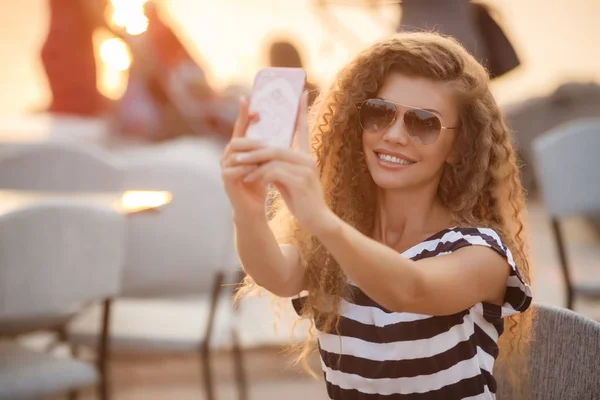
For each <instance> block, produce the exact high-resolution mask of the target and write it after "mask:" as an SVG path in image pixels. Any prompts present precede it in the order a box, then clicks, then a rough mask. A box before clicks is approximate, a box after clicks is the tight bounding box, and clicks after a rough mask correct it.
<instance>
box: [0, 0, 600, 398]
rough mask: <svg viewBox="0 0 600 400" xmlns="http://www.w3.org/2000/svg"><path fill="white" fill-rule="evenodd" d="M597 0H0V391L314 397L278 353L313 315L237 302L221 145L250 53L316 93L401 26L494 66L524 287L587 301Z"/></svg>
mask: <svg viewBox="0 0 600 400" xmlns="http://www.w3.org/2000/svg"><path fill="white" fill-rule="evenodd" d="M599 15H600V2H599V1H597V0H569V1H567V0H555V1H553V2H551V3H550V2H547V1H542V0H489V1H481V2H469V1H466V0H465V1H460V0H457V1H451V0H448V1H440V0H417V1H414V0H413V1H411V0H404V1H403V2H399V1H385V0H381V1H375V0H372V1H369V0H219V1H208V0H156V1H152V0H3V1H2V3H1V4H0V55H1V56H0V57H2V61H3V62H1V63H0V236H1V237H2V238H4V239H5V241H4V243H3V242H2V240H0V246H2V247H1V248H0V253H1V252H3V253H4V254H5V255H0V301H1V302H0V398H2V399H4V398H7V399H16V398H64V397H65V396H67V395H68V396H70V397H69V398H76V396H78V398H83V399H93V398H102V399H107V398H111V397H112V398H115V399H154V398H157V399H158V398H161V399H162V398H177V399H192V398H207V399H212V398H224V399H234V398H256V399H258V398H260V399H280V398H286V399H301V398H307V397H308V398H315V399H320V398H326V393H324V386H323V383H322V382H321V381H319V380H315V379H313V378H311V377H310V376H308V375H307V374H306V373H305V372H303V370H302V368H301V367H300V366H297V365H293V364H292V362H291V358H290V356H289V355H287V354H285V353H284V352H283V348H284V346H285V345H286V344H289V343H290V342H301V341H303V340H304V338H305V331H306V326H304V325H298V326H296V329H294V330H292V327H294V325H295V324H294V322H295V318H294V315H293V313H292V311H291V308H290V307H289V305H288V304H286V303H285V302H283V303H281V304H279V305H273V304H272V301H271V299H270V298H269V296H261V297H257V298H252V299H246V300H243V301H242V302H241V303H240V304H239V305H238V306H235V307H234V306H233V304H232V302H231V295H232V292H233V288H234V287H235V286H234V284H235V282H237V280H238V279H239V274H238V270H239V265H238V261H237V258H236V256H235V252H234V249H233V243H232V237H231V235H232V227H231V222H230V210H229V205H228V203H227V199H226V197H225V195H224V193H223V190H222V188H221V184H220V171H219V164H218V161H219V158H220V155H221V151H222V149H223V146H224V145H225V143H226V141H227V140H228V137H229V134H230V132H231V128H232V124H233V121H234V120H235V116H236V99H237V98H238V96H239V95H241V94H246V95H247V94H249V93H250V90H251V87H252V81H253V78H254V75H255V74H256V72H257V71H258V70H259V69H260V68H263V67H266V66H269V65H272V66H303V67H304V68H305V69H306V71H307V76H308V82H307V88H308V89H309V90H310V93H311V95H312V97H311V100H312V99H314V97H315V96H316V95H317V93H318V92H319V90H320V88H326V87H327V86H328V84H329V83H330V82H331V80H332V79H333V77H334V75H335V73H336V71H337V70H338V69H339V68H340V67H341V66H343V65H344V64H345V63H347V62H348V61H349V60H350V59H351V58H352V57H353V56H354V55H355V54H356V53H357V52H358V51H360V50H362V49H363V48H365V47H366V46H368V45H369V44H371V43H373V42H375V41H377V40H380V39H382V38H385V37H387V36H389V35H390V34H392V33H394V32H395V31H397V30H415V29H416V30H422V29H435V30H438V31H441V32H444V33H447V34H450V35H454V36H456V37H457V38H458V39H459V40H461V41H462V42H463V43H464V44H465V46H467V48H468V49H469V50H470V51H471V52H473V54H474V55H476V56H477V57H478V58H479V59H480V60H481V61H482V62H484V63H485V64H486V65H487V66H488V68H489V69H490V71H491V72H492V74H493V80H492V89H493V91H494V94H495V95H496V97H497V99H498V102H499V103H500V105H501V107H502V109H503V111H504V113H505V115H506V116H507V120H508V122H509V124H510V126H511V128H512V129H513V130H514V138H515V141H516V143H517V144H518V146H519V156H520V158H521V161H522V163H523V180H524V184H525V186H526V188H527V190H528V192H529V194H528V202H529V209H528V211H529V223H530V231H531V237H532V247H533V248H532V251H533V256H534V263H535V265H534V273H533V279H532V280H533V287H534V290H535V295H536V299H535V300H536V301H537V302H540V303H544V304H551V305H557V306H561V307H567V308H571V309H574V310H575V311H576V312H578V313H580V314H582V315H585V316H587V317H590V318H592V319H596V320H600V307H599V305H598V300H599V298H600V268H599V267H600V205H599V201H600V176H599V175H598V174H599V173H598V172H597V171H600V165H598V161H595V160H596V159H597V156H596V153H597V152H598V151H600V144H599V138H600V46H598V43H597V41H598V38H599V37H600V24H598V22H597V19H598V16H599ZM576 136H577V138H575V137H576ZM594 162H595V163H596V164H595V165H593V164H592V163H594ZM100 244H101V245H100ZM91 260H93V262H92V261H91ZM276 322H277V323H276ZM313 361H314V362H313V367H314V368H316V369H317V370H318V368H319V361H318V359H314V360H313ZM319 374H320V373H319ZM19 396H21V397H19ZM61 396H62V397H61Z"/></svg>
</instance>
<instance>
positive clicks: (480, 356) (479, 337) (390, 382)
mask: <svg viewBox="0 0 600 400" xmlns="http://www.w3.org/2000/svg"><path fill="white" fill-rule="evenodd" d="M472 245H478V246H487V247H491V248H492V249H494V250H495V251H497V252H498V253H500V254H501V255H502V256H503V257H505V258H506V259H507V261H508V263H509V264H510V266H511V267H512V271H511V273H510V276H509V278H508V281H507V283H506V286H507V287H506V295H505V300H504V305H503V306H498V305H494V304H488V303H478V304H475V305H474V306H472V307H471V308H469V309H467V310H463V311H461V312H458V313H456V314H453V315H447V316H431V315H421V314H412V313H396V312H390V311H388V310H386V309H385V308H383V307H382V306H380V305H379V304H377V303H375V302H374V301H373V300H371V299H370V298H369V297H368V296H367V295H365V294H364V293H363V292H362V291H361V290H360V289H359V288H358V287H356V286H351V287H352V289H353V291H354V292H355V295H354V296H353V299H352V302H349V301H346V300H341V302H342V304H341V308H340V309H341V311H340V313H341V319H340V324H339V333H340V335H339V336H338V335H337V334H330V333H325V332H319V336H318V337H319V351H320V353H321V364H322V367H323V372H324V375H325V381H326V384H327V392H328V394H329V397H330V398H331V399H335V400H341V399H343V400H359V399H360V400H370V399H385V400H405V399H410V400H430V399H435V400H438V399H445V400H454V399H469V400H484V399H485V400H489V399H495V392H496V382H495V380H494V377H493V376H492V371H493V367H494V361H495V360H496V358H497V356H498V338H499V336H500V335H501V334H502V332H503V329H504V320H503V318H504V317H507V316H510V315H513V314H516V313H519V312H522V311H525V310H526V309H527V308H528V307H529V305H530V304H531V289H530V288H529V286H527V285H526V284H525V282H524V281H523V278H522V277H521V275H520V274H519V272H518V270H517V267H516V265H515V262H514V260H513V257H512V254H511V252H510V250H508V248H507V247H506V246H505V245H504V244H503V243H502V241H501V239H500V237H499V235H498V234H497V233H496V232H495V231H493V230H491V229H487V228H449V229H445V230H443V231H441V232H439V233H437V234H436V235H434V236H432V237H430V238H428V239H426V240H425V241H423V242H421V243H419V244H417V245H415V246H413V247H411V248H410V249H408V250H406V251H405V252H404V253H402V255H403V256H405V257H408V258H411V259H413V260H420V259H423V258H427V257H437V256H441V255H444V254H449V253H452V252H453V251H456V250H458V249H460V248H462V247H465V246H472ZM292 302H293V305H294V308H295V309H296V311H297V312H300V310H301V308H302V303H303V301H302V297H300V298H297V299H294V300H292Z"/></svg>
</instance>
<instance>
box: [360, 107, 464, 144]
mask: <svg viewBox="0 0 600 400" xmlns="http://www.w3.org/2000/svg"><path fill="white" fill-rule="evenodd" d="M369 100H379V101H383V102H385V103H390V104H391V105H392V106H394V109H395V110H396V112H395V113H394V118H393V119H392V121H391V122H390V123H389V124H388V125H387V126H386V127H385V128H383V129H382V130H381V131H382V132H385V131H387V130H388V129H389V128H390V127H391V126H392V125H394V123H395V122H396V120H397V119H398V114H400V111H399V110H398V107H397V106H401V107H403V108H406V109H408V110H420V111H425V112H428V113H430V114H431V115H433V116H435V117H436V118H437V119H438V121H440V133H442V130H443V129H458V126H444V125H442V119H441V118H440V117H439V115H437V114H435V113H433V112H431V111H429V110H424V109H422V108H419V107H412V106H407V105H406V104H401V103H396V102H394V101H390V100H385V99H381V98H378V97H372V98H369V99H366V100H363V101H359V102H357V103H355V105H356V109H357V110H358V124H359V125H360V127H361V128H362V130H363V131H365V132H368V131H367V130H366V129H365V128H364V126H363V125H362V123H361V121H360V109H361V107H362V106H363V105H364V104H365V103H366V102H367V101H369ZM404 114H406V111H404V112H403V113H402V124H404ZM404 128H405V129H407V128H406V125H405V126H404ZM406 132H407V133H408V136H409V137H410V140H412V141H413V142H415V143H416V144H418V145H421V146H428V145H430V144H434V143H435V142H437V140H438V138H439V137H440V133H438V135H437V137H436V138H435V140H434V141H433V142H431V143H427V144H423V143H419V142H417V141H416V140H415V139H414V138H413V136H412V135H411V134H410V133H409V132H408V129H407V130H406Z"/></svg>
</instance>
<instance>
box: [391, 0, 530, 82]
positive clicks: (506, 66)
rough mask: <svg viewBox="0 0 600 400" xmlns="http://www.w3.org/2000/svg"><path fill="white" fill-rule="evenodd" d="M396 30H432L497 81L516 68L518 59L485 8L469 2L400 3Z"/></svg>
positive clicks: (420, 0)
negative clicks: (455, 43)
mask: <svg viewBox="0 0 600 400" xmlns="http://www.w3.org/2000/svg"><path fill="white" fill-rule="evenodd" d="M399 4H400V7H401V8H402V16H401V19H400V24H399V27H398V31H404V32H411V31H423V30H434V31H436V32H439V33H441V34H444V35H450V36H452V37H454V38H456V39H457V40H458V41H459V42H460V43H461V44H462V45H463V46H465V47H466V49H467V50H468V51H469V52H470V53H471V54H472V55H473V56H474V57H475V58H476V59H477V60H478V61H479V62H480V63H482V64H483V65H484V66H485V67H486V68H487V69H488V71H489V73H490V75H491V77H492V78H498V77H500V76H502V75H504V74H506V73H508V72H510V71H511V70H513V69H515V68H516V67H518V66H519V64H520V62H519V58H518V57H517V54H516V52H515V50H514V48H513V46H512V44H511V43H510V41H509V39H508V38H507V37H506V35H505V33H504V31H503V29H502V28H501V27H500V25H498V23H497V22H496V20H495V19H494V17H493V16H492V15H494V14H497V12H496V11H495V10H493V9H492V8H491V7H490V6H489V5H485V4H482V3H478V2H473V1H470V0H402V1H401V2H399Z"/></svg>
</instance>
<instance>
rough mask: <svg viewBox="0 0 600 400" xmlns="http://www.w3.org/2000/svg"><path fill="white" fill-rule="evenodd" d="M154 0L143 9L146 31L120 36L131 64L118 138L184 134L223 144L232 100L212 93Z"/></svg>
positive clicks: (233, 107)
mask: <svg viewBox="0 0 600 400" xmlns="http://www.w3.org/2000/svg"><path fill="white" fill-rule="evenodd" d="M160 11H161V10H160V9H159V6H158V4H157V2H155V1H148V2H147V3H145V5H144V13H145V15H146V17H147V18H148V28H147V30H146V32H144V33H142V34H140V35H127V34H126V33H122V34H121V37H122V38H123V39H124V40H125V42H126V43H127V44H128V45H129V47H130V49H131V51H132V54H133V62H132V67H131V71H130V76H129V82H128V85H127V89H126V91H125V94H124V96H123V98H122V99H121V100H120V101H119V105H118V108H117V114H116V116H117V124H118V125H119V126H120V130H121V131H122V132H123V134H124V135H133V136H135V137H140V138H143V139H146V140H151V141H161V140H168V139H173V138H176V137H180V136H185V135H194V136H203V137H213V138H216V139H217V140H220V141H223V142H225V141H226V138H227V137H228V136H229V134H230V132H231V129H232V127H233V122H234V121H235V118H236V115H237V113H236V111H237V110H236V101H235V100H234V99H232V98H231V97H229V96H227V95H223V94H221V93H218V92H217V91H216V90H215V89H213V88H212V87H211V85H210V83H209V81H208V79H207V77H206V73H205V71H204V69H203V68H202V67H201V66H200V65H199V64H198V63H197V62H196V61H195V60H194V58H193V57H192V55H191V54H190V52H189V51H188V50H187V49H186V47H185V46H184V45H183V43H182V41H181V40H180V39H179V37H178V36H177V34H176V33H175V32H174V31H173V29H172V28H171V26H170V25H169V24H168V23H167V22H166V21H165V19H164V18H163V17H162V16H161V13H160Z"/></svg>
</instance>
